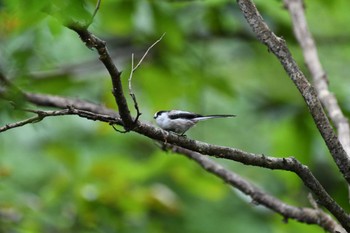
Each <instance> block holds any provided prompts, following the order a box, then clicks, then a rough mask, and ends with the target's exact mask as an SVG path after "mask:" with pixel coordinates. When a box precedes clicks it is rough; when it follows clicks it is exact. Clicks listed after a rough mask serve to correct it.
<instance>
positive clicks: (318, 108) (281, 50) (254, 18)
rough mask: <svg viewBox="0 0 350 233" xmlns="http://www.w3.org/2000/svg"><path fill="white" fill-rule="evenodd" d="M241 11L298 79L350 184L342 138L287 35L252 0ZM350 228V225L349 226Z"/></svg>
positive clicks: (349, 161)
mask: <svg viewBox="0 0 350 233" xmlns="http://www.w3.org/2000/svg"><path fill="white" fill-rule="evenodd" d="M237 2H238V5H239V7H240V9H241V11H242V12H243V14H244V17H245V18H246V20H247V22H248V24H249V25H250V26H251V28H252V29H253V31H254V33H255V34H256V36H257V38H258V39H259V40H260V41H261V42H262V43H263V44H265V45H266V46H267V47H268V49H269V51H272V52H273V54H274V55H275V56H276V57H277V58H278V60H279V61H280V63H281V64H282V66H283V68H284V69H285V71H286V72H287V74H288V75H289V77H290V79H291V80H292V81H293V82H294V84H295V85H296V87H297V88H298V90H299V92H300V93H301V95H302V96H303V98H304V100H305V102H306V104H307V106H308V108H309V111H310V113H311V115H312V117H313V119H314V122H315V124H316V126H317V128H318V130H319V132H320V133H321V135H322V137H323V139H324V141H325V143H326V145H327V147H328V150H329V151H330V153H331V155H332V157H333V160H334V161H335V163H336V164H337V166H338V168H339V170H340V171H341V173H342V174H343V176H344V178H345V179H346V181H347V182H348V183H349V184H350V159H349V157H348V156H347V153H346V151H345V150H344V148H343V146H342V144H341V143H340V141H339V140H338V137H337V135H336V134H335V132H334V130H333V128H332V126H331V124H330V123H329V121H328V118H327V116H326V114H325V113H324V111H323V108H322V105H321V103H320V101H319V99H318V97H317V94H316V91H315V89H314V88H313V87H312V86H311V84H310V83H309V82H308V80H307V79H306V78H305V76H304V74H303V73H302V72H301V70H300V69H299V67H298V65H297V63H296V62H295V60H294V59H293V57H292V55H291V53H290V52H289V50H288V47H287V46H286V43H285V41H284V40H283V39H281V38H279V37H277V36H276V35H275V34H274V33H273V32H272V31H271V30H270V29H269V27H268V26H267V25H266V23H265V22H264V21H263V19H262V17H261V15H260V14H259V12H258V11H257V9H256V7H255V5H254V4H253V3H252V1H251V0H237ZM349 229H350V227H349Z"/></svg>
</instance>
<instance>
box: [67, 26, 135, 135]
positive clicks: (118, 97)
mask: <svg viewBox="0 0 350 233" xmlns="http://www.w3.org/2000/svg"><path fill="white" fill-rule="evenodd" d="M69 28H70V29H72V30H73V31H75V32H76V33H78V35H79V36H80V38H81V40H82V41H83V42H84V43H85V44H86V46H87V47H89V48H95V49H96V50H97V52H98V54H99V55H100V60H101V61H102V63H103V64H104V65H105V67H106V69H107V70H108V72H109V75H110V76H111V79H112V85H113V95H114V98H115V101H116V103H117V105H118V110H119V114H120V117H121V119H122V120H123V122H124V128H125V130H126V131H129V130H131V129H132V128H133V127H135V124H137V122H134V121H133V119H132V117H131V115H130V110H129V107H128V104H127V101H126V99H125V95H124V92H123V87H122V82H121V78H120V76H121V72H120V71H119V70H118V68H117V67H116V66H115V65H114V63H113V60H112V58H111V56H110V55H109V52H108V50H107V47H106V42H104V41H102V40H101V39H99V38H97V37H96V36H94V35H93V34H91V33H90V32H89V31H88V30H87V29H86V28H85V27H82V26H79V25H77V24H72V25H70V26H69Z"/></svg>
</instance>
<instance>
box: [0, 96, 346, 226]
mask: <svg viewBox="0 0 350 233" xmlns="http://www.w3.org/2000/svg"><path fill="white" fill-rule="evenodd" d="M69 102H71V103H72V102H74V101H73V100H71V101H69ZM60 104H61V103H58V104H56V105H60ZM75 105H79V104H77V103H75ZM102 108H103V107H101V106H96V107H94V108H92V109H95V110H98V109H99V110H101V109H102ZM27 111H29V112H33V113H35V114H37V116H35V117H32V118H29V119H27V120H24V121H20V122H17V123H13V124H8V125H5V126H4V127H0V132H2V131H6V130H8V129H12V128H16V127H20V126H23V125H26V124H33V123H37V122H39V121H41V120H43V119H44V118H46V117H50V116H62V115H78V116H80V117H83V118H86V119H89V120H93V121H96V120H98V121H102V122H108V123H110V124H119V125H122V121H121V119H120V118H115V117H111V116H109V115H105V114H100V113H96V112H90V111H87V110H82V109H78V108H75V107H73V106H68V107H67V108H66V109H63V110H56V111H42V110H27ZM109 111H111V110H108V109H105V110H103V112H109ZM141 124H142V123H141ZM148 128H149V130H150V131H157V129H154V128H153V127H152V126H148ZM144 129H147V128H146V127H144ZM144 135H146V134H144ZM185 139H186V138H185ZM186 140H187V139H186ZM191 141H192V142H194V141H193V140H191ZM197 143H201V142H197ZM210 146H213V145H210ZM213 147H215V146H213ZM172 148H173V151H174V152H177V153H181V154H183V155H186V156H187V157H189V158H191V159H193V160H195V161H196V162H197V163H199V164H200V165H201V166H202V167H203V168H204V169H206V170H207V171H209V172H211V173H213V174H215V175H216V176H218V177H220V178H221V179H223V180H224V181H225V182H227V183H229V184H231V185H232V186H234V187H235V188H237V189H238V190H240V191H242V192H243V193H245V194H246V195H248V196H250V197H251V198H252V199H253V201H254V203H258V204H262V205H264V206H265V207H267V208H269V209H271V210H273V211H275V212H277V213H280V214H281V215H282V216H284V218H285V219H288V218H292V219H295V220H297V221H300V222H305V223H308V224H318V225H320V226H321V227H323V228H324V229H325V230H327V231H329V232H334V233H335V232H343V230H342V228H341V227H340V226H339V225H338V224H337V223H336V222H335V221H334V220H332V219H331V218H330V217H329V216H328V215H327V214H325V213H324V212H323V211H321V210H320V209H310V208H299V207H294V206H290V205H287V204H286V203H283V202H282V201H280V200H279V199H277V198H274V197H273V196H271V195H269V194H267V193H265V192H263V191H262V190H261V189H259V188H257V187H255V186H254V185H252V184H251V183H249V182H248V181H246V180H245V179H243V178H241V177H240V176H238V175H237V174H235V173H233V172H230V171H228V170H227V169H225V168H224V167H222V166H221V165H219V164H217V163H215V162H213V161H211V160H210V159H208V158H207V157H205V156H203V155H201V154H199V153H198V152H194V151H191V150H188V149H185V148H182V147H179V146H173V147H172ZM242 153H246V152H242ZM268 159H270V158H269V157H263V160H268ZM286 160H288V159H286ZM306 169H307V168H306ZM306 173H307V172H306ZM310 174H311V173H310ZM311 176H312V174H311Z"/></svg>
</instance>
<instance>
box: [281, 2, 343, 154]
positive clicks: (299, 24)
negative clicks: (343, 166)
mask: <svg viewBox="0 0 350 233" xmlns="http://www.w3.org/2000/svg"><path fill="white" fill-rule="evenodd" d="M284 4H285V6H286V7H287V9H288V10H289V13H290V15H291V17H292V21H293V29H294V34H295V36H296V38H297V40H298V42H299V44H300V45H301V48H302V51H303V55H304V59H305V63H306V66H307V67H308V69H309V71H310V73H311V76H312V79H313V83H314V86H315V88H316V91H317V93H318V97H319V98H320V100H321V102H322V104H323V106H324V107H325V109H326V110H327V112H328V115H329V117H330V119H331V120H332V122H333V123H334V125H335V127H336V128H337V130H338V137H339V140H340V142H341V143H342V144H343V146H344V149H345V151H346V152H347V154H348V155H350V129H349V122H348V120H347V118H346V117H345V116H344V114H343V112H342V110H341V109H340V107H339V105H338V101H337V99H336V98H335V96H334V95H333V94H332V93H331V92H330V91H329V88H328V80H327V74H326V72H325V71H324V69H323V67H322V65H321V62H320V59H319V57H318V54H317V49H316V45H315V41H314V39H313V38H312V35H311V33H310V31H309V28H308V26H307V22H306V17H305V11H304V5H303V1H302V0H284Z"/></svg>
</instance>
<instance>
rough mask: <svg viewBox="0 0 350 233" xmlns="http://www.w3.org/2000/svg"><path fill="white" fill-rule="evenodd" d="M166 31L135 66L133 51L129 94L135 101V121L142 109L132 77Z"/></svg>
mask: <svg viewBox="0 0 350 233" xmlns="http://www.w3.org/2000/svg"><path fill="white" fill-rule="evenodd" d="M164 35H165V33H163V35H162V36H161V37H160V38H159V39H158V40H156V41H155V42H154V43H153V44H152V45H151V46H150V47H149V48H148V49H147V50H146V52H145V53H144V54H143V56H142V57H141V59H140V61H139V62H138V63H137V65H136V66H134V54H133V53H132V54H131V71H130V76H129V79H128V82H129V95H130V96H131V98H132V100H133V102H134V107H135V109H136V117H135V122H137V121H138V119H139V117H140V116H141V114H142V113H141V112H140V109H139V106H138V103H137V100H136V96H135V93H134V92H133V90H132V77H133V74H134V72H135V71H136V70H137V68H138V67H139V66H140V65H141V63H142V62H143V60H144V59H145V57H146V56H147V54H148V52H149V51H150V50H151V49H152V48H153V47H154V46H155V45H156V44H157V43H159V42H160V41H161V40H162V39H163V37H164Z"/></svg>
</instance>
